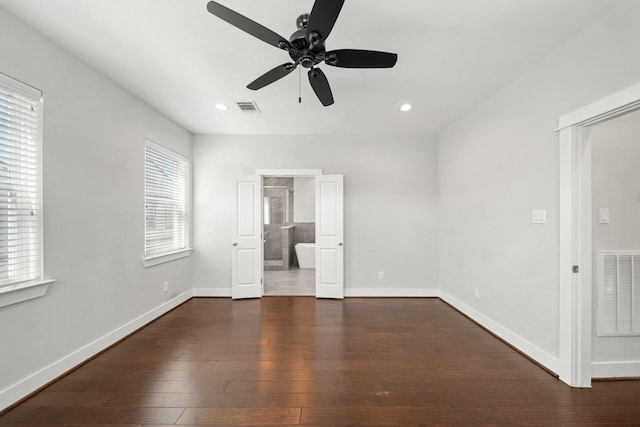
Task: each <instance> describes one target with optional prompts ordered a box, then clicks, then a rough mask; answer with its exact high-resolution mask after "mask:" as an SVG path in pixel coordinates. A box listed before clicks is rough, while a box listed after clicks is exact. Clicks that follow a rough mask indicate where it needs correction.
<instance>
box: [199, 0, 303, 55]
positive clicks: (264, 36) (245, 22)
mask: <svg viewBox="0 0 640 427" xmlns="http://www.w3.org/2000/svg"><path fill="white" fill-rule="evenodd" d="M207 10H208V11H209V13H211V14H212V15H215V16H217V17H218V18H220V19H222V20H223V21H226V22H228V23H229V24H231V25H233V26H235V27H237V28H239V29H241V30H242V31H244V32H246V33H249V34H251V35H252V36H254V37H256V38H259V39H260V40H262V41H263V42H265V43H269V44H270V45H273V46H275V47H277V48H279V49H289V48H290V47H291V44H290V43H289V42H288V41H287V39H285V38H284V37H282V36H280V35H278V34H276V33H274V32H273V31H271V30H270V29H268V28H266V27H264V26H262V25H260V24H258V23H257V22H254V21H252V20H251V19H249V18H247V17H246V16H244V15H241V14H239V13H238V12H235V11H233V10H231V9H229V8H228V7H225V6H223V5H221V4H220V3H216V2H214V1H210V2H209V3H207Z"/></svg>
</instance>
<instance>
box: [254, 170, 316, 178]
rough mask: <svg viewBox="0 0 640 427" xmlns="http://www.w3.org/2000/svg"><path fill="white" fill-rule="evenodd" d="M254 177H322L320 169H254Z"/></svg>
mask: <svg viewBox="0 0 640 427" xmlns="http://www.w3.org/2000/svg"><path fill="white" fill-rule="evenodd" d="M256 175H260V176H262V177H265V176H286V177H289V176H294V177H296V176H297V177H305V176H317V175H322V169H256Z"/></svg>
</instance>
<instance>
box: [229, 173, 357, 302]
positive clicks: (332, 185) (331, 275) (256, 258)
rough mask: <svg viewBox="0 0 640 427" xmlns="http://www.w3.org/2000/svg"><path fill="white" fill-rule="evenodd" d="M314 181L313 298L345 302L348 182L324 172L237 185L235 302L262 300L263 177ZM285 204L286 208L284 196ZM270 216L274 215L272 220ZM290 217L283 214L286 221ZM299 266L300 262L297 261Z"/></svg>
mask: <svg viewBox="0 0 640 427" xmlns="http://www.w3.org/2000/svg"><path fill="white" fill-rule="evenodd" d="M298 176H300V177H312V178H313V181H314V185H315V221H316V227H315V248H314V249H315V250H314V253H315V296H316V298H331V299H342V298H344V242H343V236H344V179H343V176H342V175H323V174H322V171H321V170H319V169H318V170H316V169H312V170H257V171H256V174H255V175H247V176H244V177H239V178H238V179H237V180H236V182H235V191H234V202H233V208H232V221H231V226H232V233H231V238H232V241H231V297H232V298H233V299H242V298H261V297H262V296H263V295H264V260H265V257H264V255H263V252H264V247H263V246H264V236H263V226H264V213H263V209H264V206H265V204H267V203H268V204H271V203H273V202H275V201H268V202H267V201H265V199H264V197H263V177H285V178H286V177H298ZM283 194H284V197H283V199H284V200H282V201H281V204H282V206H283V209H284V206H287V202H286V197H287V196H286V192H285V193H283ZM269 215H271V213H270V214H269ZM285 215H286V212H283V216H285ZM299 262H300V260H299Z"/></svg>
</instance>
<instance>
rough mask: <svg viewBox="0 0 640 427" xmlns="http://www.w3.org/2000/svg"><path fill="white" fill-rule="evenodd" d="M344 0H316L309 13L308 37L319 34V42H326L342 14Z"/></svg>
mask: <svg viewBox="0 0 640 427" xmlns="http://www.w3.org/2000/svg"><path fill="white" fill-rule="evenodd" d="M343 4H344V0H316V2H315V3H314V4H313V9H311V14H310V15H309V23H308V24H307V39H310V40H311V38H310V36H311V35H312V34H313V33H317V34H318V39H317V40H318V43H324V41H325V40H327V37H329V34H330V33H331V30H332V29H333V26H334V25H335V23H336V20H337V19H338V15H340V10H342V5H343Z"/></svg>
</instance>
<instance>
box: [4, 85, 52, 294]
mask: <svg viewBox="0 0 640 427" xmlns="http://www.w3.org/2000/svg"><path fill="white" fill-rule="evenodd" d="M41 147H42V92H41V91H39V90H37V89H34V88H32V87H30V86H27V85H25V84H24V83H21V82H19V81H17V80H14V79H12V78H11V77H9V76H6V75H4V74H2V73H0V287H2V286H8V285H15V284H20V283H24V282H29V281H33V280H37V279H40V278H41V276H42V239H41V229H42V220H41V218H42V213H41V209H40V207H41V200H42V196H41V188H42V185H41V179H40V176H41V167H40V165H41Z"/></svg>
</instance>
